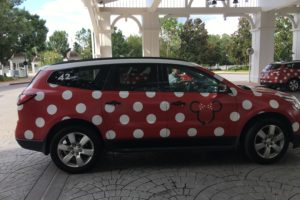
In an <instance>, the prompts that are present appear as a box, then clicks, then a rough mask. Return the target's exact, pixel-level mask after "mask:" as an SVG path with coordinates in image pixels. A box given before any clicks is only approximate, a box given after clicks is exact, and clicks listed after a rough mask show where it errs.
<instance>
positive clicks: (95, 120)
mask: <svg viewBox="0 0 300 200" xmlns="http://www.w3.org/2000/svg"><path fill="white" fill-rule="evenodd" d="M102 121H103V120H102V117H101V116H100V115H95V116H93V118H92V122H93V124H95V125H100V124H102Z"/></svg>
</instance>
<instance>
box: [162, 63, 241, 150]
mask: <svg viewBox="0 0 300 200" xmlns="http://www.w3.org/2000/svg"><path fill="white" fill-rule="evenodd" d="M160 69H161V79H162V81H161V87H162V88H161V89H162V90H163V91H164V93H163V96H162V97H163V99H167V100H168V101H167V102H166V104H169V105H170V106H169V107H168V110H167V111H166V114H167V116H168V117H167V121H168V128H167V136H168V137H169V138H171V139H179V141H180V143H181V142H182V143H184V142H185V141H188V143H187V144H191V138H193V139H192V143H194V144H197V145H199V144H201V145H206V144H207V145H209V144H217V145H219V144H223V143H225V144H229V143H233V142H234V141H235V136H236V133H234V128H233V127H234V126H235V123H237V122H238V120H239V118H240V116H239V113H238V112H237V105H236V98H235V96H234V95H232V94H231V93H230V91H229V90H227V86H226V85H225V84H223V83H222V82H221V81H220V80H218V79H217V78H215V77H213V76H211V75H209V74H208V73H205V72H204V71H203V72H202V71H201V70H198V69H196V68H195V67H187V66H175V65H168V64H164V65H162V66H161V68H160ZM174 79H176V80H175V81H174ZM219 79H220V78H219ZM220 138H222V139H220ZM185 139H188V140H185Z"/></svg>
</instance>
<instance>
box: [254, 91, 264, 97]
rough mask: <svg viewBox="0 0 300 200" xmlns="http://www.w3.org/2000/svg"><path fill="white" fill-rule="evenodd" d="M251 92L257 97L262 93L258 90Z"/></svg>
mask: <svg viewBox="0 0 300 200" xmlns="http://www.w3.org/2000/svg"><path fill="white" fill-rule="evenodd" d="M253 94H254V96H257V97H261V96H262V93H260V92H257V91H255V90H254V91H253Z"/></svg>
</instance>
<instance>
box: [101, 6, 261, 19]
mask: <svg viewBox="0 0 300 200" xmlns="http://www.w3.org/2000/svg"><path fill="white" fill-rule="evenodd" d="M99 9H100V11H101V12H110V13H111V14H113V15H119V14H120V13H122V14H131V15H140V14H142V13H146V12H147V11H148V9H146V8H107V7H106V8H99ZM260 11H261V8H258V7H247V8H231V7H230V8H225V9H224V8H223V7H215V8H203V7H201V8H157V10H156V12H157V14H159V15H172V16H178V17H180V16H182V17H185V16H187V15H199V14H208V15H209V14H226V13H230V14H239V13H257V12H260Z"/></svg>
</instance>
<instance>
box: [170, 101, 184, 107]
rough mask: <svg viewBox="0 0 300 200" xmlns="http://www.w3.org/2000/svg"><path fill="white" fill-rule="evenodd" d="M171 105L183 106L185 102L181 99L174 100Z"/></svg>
mask: <svg viewBox="0 0 300 200" xmlns="http://www.w3.org/2000/svg"><path fill="white" fill-rule="evenodd" d="M171 105H173V106H185V102H183V101H174V102H172V103H171Z"/></svg>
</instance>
